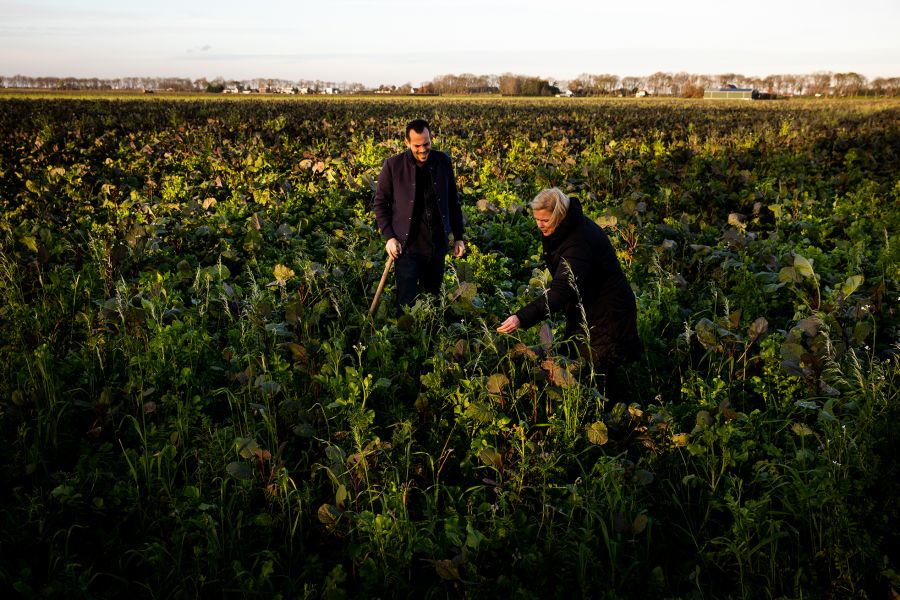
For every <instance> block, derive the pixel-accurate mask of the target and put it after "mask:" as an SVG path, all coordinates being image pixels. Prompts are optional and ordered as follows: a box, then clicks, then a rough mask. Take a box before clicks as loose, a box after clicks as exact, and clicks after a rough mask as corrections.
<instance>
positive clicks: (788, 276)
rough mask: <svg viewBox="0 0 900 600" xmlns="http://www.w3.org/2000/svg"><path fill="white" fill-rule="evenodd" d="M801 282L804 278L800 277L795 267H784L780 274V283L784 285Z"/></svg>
mask: <svg viewBox="0 0 900 600" xmlns="http://www.w3.org/2000/svg"><path fill="white" fill-rule="evenodd" d="M801 280H802V277H800V274H799V273H798V272H797V269H796V268H794V267H783V268H782V269H781V270H780V271H779V272H778V281H781V282H783V283H791V282H793V283H800V281H801Z"/></svg>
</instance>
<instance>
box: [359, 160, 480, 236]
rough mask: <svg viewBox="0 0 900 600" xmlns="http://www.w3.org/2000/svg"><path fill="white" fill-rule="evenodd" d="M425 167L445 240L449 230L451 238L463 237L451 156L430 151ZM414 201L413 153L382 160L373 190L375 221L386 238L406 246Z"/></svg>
mask: <svg viewBox="0 0 900 600" xmlns="http://www.w3.org/2000/svg"><path fill="white" fill-rule="evenodd" d="M425 168H426V169H428V170H429V173H430V175H431V183H432V185H433V186H434V192H435V200H436V201H437V206H438V211H439V212H440V213H441V222H442V223H443V226H444V238H445V240H446V237H447V236H448V235H450V233H451V232H452V233H453V239H454V240H462V239H463V231H464V229H465V223H464V220H463V214H462V207H461V206H460V204H459V195H458V194H457V192H456V177H455V176H454V175H453V163H452V162H451V161H450V157H449V156H447V155H446V154H444V153H443V152H439V151H437V150H432V151H431V152H430V153H429V155H428V161H427V162H426V163H425ZM415 201H416V161H415V158H413V155H412V152H410V151H409V150H407V151H406V152H401V153H400V154H395V155H394V156H391V157H390V158H388V159H387V160H385V161H384V165H383V166H382V167H381V174H380V175H378V185H377V187H376V190H375V223H376V224H377V225H378V229H379V230H380V231H381V235H382V236H383V237H384V239H385V240H389V239H391V238H394V237H395V238H397V239H398V240H400V243H401V244H402V245H403V247H404V248H406V242H407V240H408V239H409V233H410V227H411V225H412V219H413V208H414V204H415Z"/></svg>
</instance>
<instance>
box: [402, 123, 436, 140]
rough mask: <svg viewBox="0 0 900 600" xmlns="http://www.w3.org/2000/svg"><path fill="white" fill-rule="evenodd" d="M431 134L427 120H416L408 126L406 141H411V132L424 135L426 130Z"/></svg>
mask: <svg viewBox="0 0 900 600" xmlns="http://www.w3.org/2000/svg"><path fill="white" fill-rule="evenodd" d="M426 129H427V130H428V131H429V132H431V127H429V126H428V121H426V120H425V119H415V120H412V121H410V122H409V123H407V124H406V139H409V132H410V131H415V132H416V133H422V132H423V131H425V130H426Z"/></svg>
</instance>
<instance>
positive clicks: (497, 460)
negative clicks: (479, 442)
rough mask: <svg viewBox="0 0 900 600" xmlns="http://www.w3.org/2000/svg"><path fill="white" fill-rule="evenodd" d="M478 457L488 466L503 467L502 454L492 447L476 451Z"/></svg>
mask: <svg viewBox="0 0 900 600" xmlns="http://www.w3.org/2000/svg"><path fill="white" fill-rule="evenodd" d="M478 458H479V459H481V462H483V463H484V464H485V465H487V466H489V467H494V468H495V469H502V468H503V456H502V455H501V454H500V453H499V452H497V451H496V450H494V449H493V448H485V449H484V450H482V451H481V452H479V453H478Z"/></svg>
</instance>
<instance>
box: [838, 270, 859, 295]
mask: <svg viewBox="0 0 900 600" xmlns="http://www.w3.org/2000/svg"><path fill="white" fill-rule="evenodd" d="M863 280H864V278H863V276H862V275H852V276H850V277H848V278H847V280H846V281H845V282H844V283H842V284H841V295H842V296H843V297H844V298H846V297H848V296H849V295H850V294H852V293H853V292H855V291H856V290H857V288H859V286H860V285H862V282H863Z"/></svg>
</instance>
